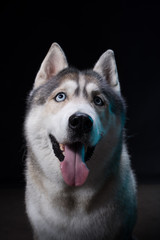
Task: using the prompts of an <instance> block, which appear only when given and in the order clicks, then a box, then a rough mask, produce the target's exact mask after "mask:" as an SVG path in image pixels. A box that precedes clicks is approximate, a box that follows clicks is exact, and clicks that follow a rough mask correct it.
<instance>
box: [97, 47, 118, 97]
mask: <svg viewBox="0 0 160 240" xmlns="http://www.w3.org/2000/svg"><path fill="white" fill-rule="evenodd" d="M93 70H94V71H95V72H98V73H99V74H100V75H101V76H103V77H104V78H105V79H106V81H107V83H108V84H109V85H110V87H112V89H113V90H114V91H116V92H117V93H118V94H120V83H119V80H118V72H117V66H116V61H115V57H114V52H113V51H112V50H110V49H109V50H107V51H106V52H105V53H103V54H102V55H101V57H100V58H99V60H98V61H97V63H96V64H95V66H94V68H93Z"/></svg>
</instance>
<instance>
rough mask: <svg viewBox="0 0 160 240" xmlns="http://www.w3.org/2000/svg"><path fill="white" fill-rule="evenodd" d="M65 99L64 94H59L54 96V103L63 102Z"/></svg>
mask: <svg viewBox="0 0 160 240" xmlns="http://www.w3.org/2000/svg"><path fill="white" fill-rule="evenodd" d="M65 99H66V94H65V93H63V92H60V93H58V94H57V95H56V96H55V100H56V102H63V101H64V100H65Z"/></svg>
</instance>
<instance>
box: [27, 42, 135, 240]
mask: <svg viewBox="0 0 160 240" xmlns="http://www.w3.org/2000/svg"><path fill="white" fill-rule="evenodd" d="M50 59H51V60H52V61H50ZM57 61H58V62H59V66H57V65H56V63H57ZM48 64H49V66H48ZM50 64H51V65H52V64H53V66H50ZM48 69H49V70H48ZM53 70H54V71H53ZM46 71H47V72H46ZM46 76H47V78H48V79H47V78H46ZM68 82H69V87H68V85H64V83H66V84H67V83H68ZM62 86H63V87H62ZM94 87H95V89H93V88H94ZM61 89H62V90H61ZM63 89H65V90H63ZM61 91H65V93H66V95H67V99H66V100H64V101H62V102H60V103H57V102H56V101H55V99H54V97H55V95H56V94H57V93H58V92H61ZM94 94H98V96H100V97H101V98H103V101H104V105H103V106H96V105H95V104H94V102H93V99H94ZM52 95H53V97H52ZM52 98H53V99H52ZM27 106H28V107H27V114H26V120H25V137H26V141H27V148H28V155H27V159H26V209H27V214H28V217H29V220H30V222H31V225H32V227H33V232H34V235H35V239H37V240H75V239H76V240H82V239H83V240H105V239H106V240H130V239H131V237H132V231H133V228H134V225H135V222H136V183H135V178H134V174H133V171H132V169H131V167H130V159H129V155H128V152H127V148H126V144H125V133H124V124H125V113H126V108H125V103H124V100H123V97H122V96H121V94H120V85H119V81H118V74H117V68H116V64H115V59H114V54H113V52H112V51H111V50H109V51H107V52H105V53H104V54H103V55H102V56H101V58H100V59H99V60H98V62H97V63H96V65H95V67H94V69H93V70H86V71H79V70H77V69H73V68H69V67H68V65H67V62H66V58H65V55H64V53H63V51H62V49H61V48H60V47H59V45H57V44H53V45H52V47H51V49H50V50H49V52H48V54H47V57H46V58H45V60H44V62H43V63H42V65H41V68H40V70H39V72H38V74H37V77H36V81H35V85H34V88H33V90H32V91H31V93H30V95H29V97H28V105H27ZM77 111H81V112H82V111H83V112H84V113H85V114H88V115H90V116H91V117H92V119H93V121H94V124H93V128H92V131H91V132H89V133H87V134H86V135H85V137H84V138H85V141H84V140H83V138H81V140H80V139H79V141H81V144H83V145H85V146H86V147H87V146H91V147H93V146H95V145H96V148H95V151H94V154H93V156H92V157H91V159H90V160H89V161H87V163H86V164H87V167H88V168H89V169H90V173H89V175H88V178H87V179H86V181H85V183H84V184H83V185H81V186H79V187H75V186H68V185H67V184H66V183H65V182H64V179H63V178H62V175H61V170H60V167H61V165H60V162H59V160H58V158H57V157H56V156H55V155H54V152H53V149H52V144H51V141H50V138H49V134H52V135H53V136H54V137H55V139H56V141H57V143H61V144H63V145H67V144H71V143H72V142H73V143H74V139H70V138H71V137H70V136H71V135H70V133H69V128H68V119H69V117H70V115H73V114H74V113H75V112H77ZM93 136H94V137H95V138H93ZM77 141H78V140H77Z"/></svg>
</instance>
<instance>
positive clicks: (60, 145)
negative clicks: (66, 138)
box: [59, 143, 64, 152]
mask: <svg viewBox="0 0 160 240" xmlns="http://www.w3.org/2000/svg"><path fill="white" fill-rule="evenodd" d="M59 147H60V149H61V151H62V152H64V144H62V143H60V144H59Z"/></svg>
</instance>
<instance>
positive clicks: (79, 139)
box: [25, 43, 124, 186]
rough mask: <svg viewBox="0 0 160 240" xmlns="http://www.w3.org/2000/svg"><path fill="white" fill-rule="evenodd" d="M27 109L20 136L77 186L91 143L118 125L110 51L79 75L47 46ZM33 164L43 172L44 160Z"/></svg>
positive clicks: (121, 116)
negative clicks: (37, 164)
mask: <svg viewBox="0 0 160 240" xmlns="http://www.w3.org/2000/svg"><path fill="white" fill-rule="evenodd" d="M28 109H29V110H28V114H27V120H26V124H25V129H26V131H25V132H26V136H27V139H28V143H30V148H32V152H34V154H35V155H36V156H37V159H42V156H43V158H45V159H47V155H48V161H49V159H54V160H50V161H52V162H54V161H55V159H56V161H57V162H58V160H59V161H60V166H59V167H60V169H61V173H62V176H63V179H64V181H65V182H66V183H67V184H68V185H76V186H80V185H82V184H83V183H84V182H85V181H86V179H87V177H88V174H89V169H88V167H87V163H86V162H87V161H88V160H89V159H90V158H91V157H92V154H93V152H94V149H95V147H96V146H97V144H99V142H100V141H101V139H103V138H104V137H105V136H107V133H108V132H109V131H110V129H111V126H112V128H115V126H114V124H118V125H117V126H116V131H117V132H120V131H121V129H122V127H123V126H122V125H123V124H124V121H123V119H124V104H123V101H122V98H121V94H120V84H119V81H118V74H117V68H116V63H115V59H114V53H113V51H112V50H108V51H106V52H105V53H104V54H103V55H102V56H101V57H100V59H99V60H98V62H97V63H96V65H95V67H94V69H93V70H87V71H79V70H77V69H74V68H70V67H68V63H67V60H66V57H65V55H64V53H63V51H62V49H61V48H60V46H59V45H58V44H57V43H54V44H52V46H51V48H50V50H49V52H48V54H47V56H46V57H45V59H44V61H43V62H42V64H41V67H40V70H39V72H38V74H37V76H36V79H35V83H34V87H33V90H32V91H31V93H30V96H29V98H28ZM115 116H116V117H115ZM115 119H116V120H115ZM116 134H117V133H116ZM51 155H52V157H51ZM39 161H40V164H41V165H43V167H42V168H43V169H46V171H47V172H49V171H50V170H49V169H47V167H48V166H49V165H47V163H46V161H47V160H39ZM46 165H47V167H46ZM50 165H51V164H50Z"/></svg>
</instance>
